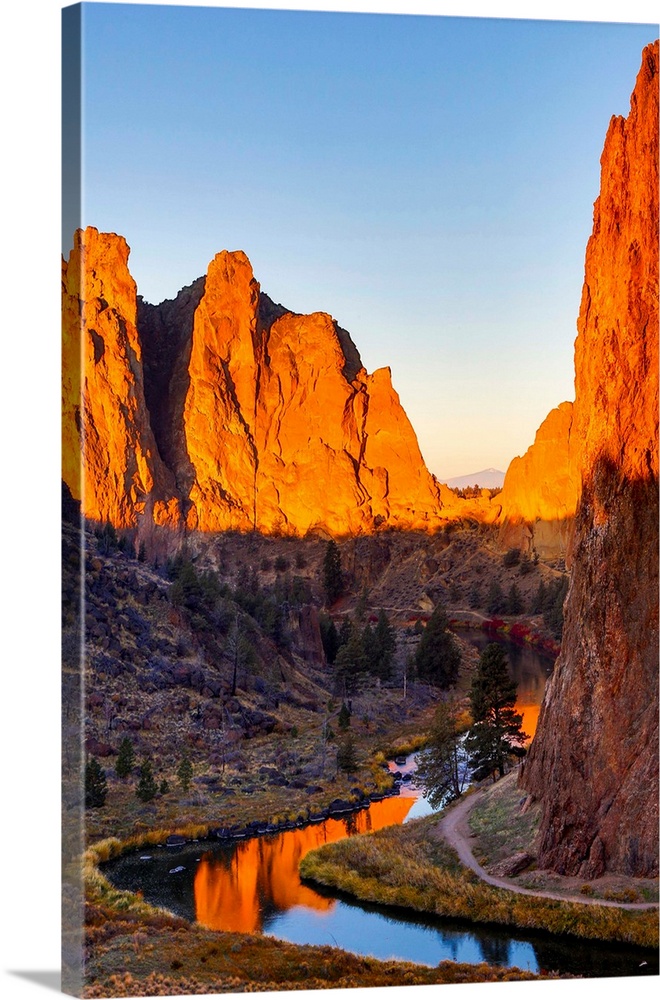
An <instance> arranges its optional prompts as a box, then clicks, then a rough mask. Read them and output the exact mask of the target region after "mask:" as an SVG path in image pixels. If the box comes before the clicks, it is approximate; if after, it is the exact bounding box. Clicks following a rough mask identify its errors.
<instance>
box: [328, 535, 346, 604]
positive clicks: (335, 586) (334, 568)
mask: <svg viewBox="0 0 660 1000" xmlns="http://www.w3.org/2000/svg"><path fill="white" fill-rule="evenodd" d="M323 588H324V590H325V600H326V604H327V605H328V606H330V605H331V604H334V603H335V601H336V600H338V599H339V598H340V597H341V595H342V593H343V591H344V583H343V580H342V575H341V553H340V551H339V546H338V545H337V543H336V542H335V541H334V540H333V539H330V541H329V542H328V545H327V548H326V550H325V557H324V559H323Z"/></svg>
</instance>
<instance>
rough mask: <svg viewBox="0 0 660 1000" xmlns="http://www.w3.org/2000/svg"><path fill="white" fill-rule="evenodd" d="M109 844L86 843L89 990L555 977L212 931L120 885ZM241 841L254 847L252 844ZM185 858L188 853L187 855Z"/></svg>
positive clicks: (149, 991)
mask: <svg viewBox="0 0 660 1000" xmlns="http://www.w3.org/2000/svg"><path fill="white" fill-rule="evenodd" d="M363 828H364V827H363ZM281 836H293V837H295V836H297V834H296V833H295V832H291V833H289V834H283V835H281ZM268 839H269V840H270V839H271V838H268ZM274 839H275V841H277V839H278V838H277V837H276V838H274ZM255 843H256V841H255ZM101 846H102V845H96V847H95V848H91V849H90V850H89V851H88V853H87V867H86V871H85V875H86V888H87V906H86V954H87V960H86V974H87V981H88V983H89V986H88V988H87V989H86V991H85V996H87V997H115V996H146V995H162V994H165V995H170V994H172V993H175V994H186V993H197V994H207V993H217V992H218V991H220V992H238V991H247V990H259V991H261V990H282V989H314V988H345V987H349V986H363V987H365V986H385V985H421V984H431V983H433V984H440V983H457V982H506V981H517V980H529V979H536V978H557V977H556V976H554V975H549V976H538V975H535V974H532V973H530V972H527V971H521V970H520V969H517V968H503V967H498V966H492V965H486V964H484V963H481V964H466V963H455V962H450V961H443V962H440V963H439V964H438V965H437V966H436V967H429V966H424V965H416V964H413V963H412V962H406V961H400V960H389V959H388V960H380V961H379V960H377V959H375V958H370V957H361V956H359V955H355V954H352V953H349V952H346V951H342V950H341V949H339V948H331V947H327V946H319V947H311V946H309V945H295V944H288V943H286V942H283V941H279V940H275V939H273V938H270V937H267V936H263V935H260V934H255V933H250V932H248V933H241V932H237V931H232V932H228V931H223V930H210V929H208V928H206V927H202V926H200V925H199V924H197V923H192V922H190V921H189V920H185V919H182V918H180V917H177V916H174V915H173V914H172V913H171V912H168V911H167V910H164V909H160V908H158V907H156V906H153V905H150V904H149V903H147V902H146V901H145V900H144V899H143V898H142V896H141V893H139V892H137V893H131V892H126V891H122V890H120V889H117V888H115V887H114V886H113V885H112V884H111V883H110V882H109V881H108V880H107V879H106V878H105V877H104V876H103V875H102V874H101V873H100V871H99V869H98V864H99V863H100V862H101V861H102V860H103V858H102V856H101V853H102V852H100V851H99V848H100V847H101ZM113 846H114V848H115V849H116V850H118V851H121V849H122V847H123V848H125V847H126V846H127V845H126V844H123V845H122V844H121V843H120V842H116V844H115V845H111V844H108V845H106V847H107V848H110V849H111V848H112V847H113ZM194 846H195V848H198V851H199V852H201V851H202V850H204V846H203V845H202V844H199V845H197V844H195V845H194ZM233 849H234V850H238V851H242V850H244V849H246V850H247V849H248V844H245V843H243V844H240V845H237V846H236V847H235V848H233ZM174 850H175V851H179V850H181V848H174ZM194 853H196V852H195V851H194V849H193V855H194ZM178 857H179V860H180V859H181V855H178ZM184 861H185V859H184ZM172 863H173V862H170V864H172ZM185 863H186V864H188V862H187V861H185ZM177 870H178V869H177ZM165 877H166V878H167V876H165Z"/></svg>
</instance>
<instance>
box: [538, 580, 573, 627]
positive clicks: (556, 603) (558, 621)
mask: <svg viewBox="0 0 660 1000" xmlns="http://www.w3.org/2000/svg"><path fill="white" fill-rule="evenodd" d="M567 592H568V577H566V576H563V577H560V579H559V580H555V581H553V582H552V583H551V584H550V586H549V587H548V590H547V593H546V597H545V601H544V604H543V621H544V623H545V626H546V628H547V629H549V631H550V632H551V633H552V635H553V636H554V638H555V639H561V636H562V632H563V629H564V600H565V599H566V594H567Z"/></svg>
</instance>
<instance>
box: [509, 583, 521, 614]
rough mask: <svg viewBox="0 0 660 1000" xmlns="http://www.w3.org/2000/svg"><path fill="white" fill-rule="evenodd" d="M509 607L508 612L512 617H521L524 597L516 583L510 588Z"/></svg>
mask: <svg viewBox="0 0 660 1000" xmlns="http://www.w3.org/2000/svg"><path fill="white" fill-rule="evenodd" d="M507 605H508V607H507V611H508V613H509V614H510V615H519V614H520V612H521V611H522V609H523V599H522V595H521V593H520V588H519V587H518V585H517V584H516V583H512V584H511V586H510V587H509V595H508V597H507Z"/></svg>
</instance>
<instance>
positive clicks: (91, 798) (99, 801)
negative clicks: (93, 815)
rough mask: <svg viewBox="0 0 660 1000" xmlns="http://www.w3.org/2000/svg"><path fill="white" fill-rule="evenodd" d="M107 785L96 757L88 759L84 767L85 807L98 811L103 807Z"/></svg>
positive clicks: (103, 772)
mask: <svg viewBox="0 0 660 1000" xmlns="http://www.w3.org/2000/svg"><path fill="white" fill-rule="evenodd" d="M107 794H108V783H107V781H106V777H105V771H104V770H103V768H102V767H101V765H100V764H99V762H98V760H97V759H96V757H89V758H88V760H87V763H86V765H85V807H86V808H87V809H98V808H100V807H101V806H103V805H105V799H106V796H107Z"/></svg>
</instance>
